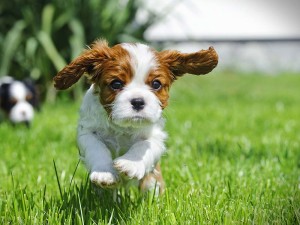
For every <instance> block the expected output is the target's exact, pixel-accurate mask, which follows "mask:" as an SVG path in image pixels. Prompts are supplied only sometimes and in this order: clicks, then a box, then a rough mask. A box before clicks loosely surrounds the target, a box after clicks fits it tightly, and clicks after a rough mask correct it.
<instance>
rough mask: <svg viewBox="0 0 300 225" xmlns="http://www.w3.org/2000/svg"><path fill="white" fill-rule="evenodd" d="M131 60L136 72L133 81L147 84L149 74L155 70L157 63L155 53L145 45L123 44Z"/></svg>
mask: <svg viewBox="0 0 300 225" xmlns="http://www.w3.org/2000/svg"><path fill="white" fill-rule="evenodd" d="M122 47H123V48H124V49H126V50H127V51H128V53H129V55H130V58H131V64H132V68H133V71H134V74H133V79H134V80H135V81H136V82H138V83H143V84H144V83H145V80H146V78H147V76H148V75H149V72H150V71H151V70H152V69H155V67H156V66H157V62H156V59H155V55H154V53H153V52H152V51H151V49H150V48H149V47H148V46H147V45H144V44H139V43H138V44H127V43H125V44H122Z"/></svg>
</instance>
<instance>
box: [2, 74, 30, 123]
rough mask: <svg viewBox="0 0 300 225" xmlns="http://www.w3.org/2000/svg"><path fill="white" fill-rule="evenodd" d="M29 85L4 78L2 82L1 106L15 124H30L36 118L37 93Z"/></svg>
mask: <svg viewBox="0 0 300 225" xmlns="http://www.w3.org/2000/svg"><path fill="white" fill-rule="evenodd" d="M29 85H30V84H29V83H26V82H22V81H17V80H14V79H13V78H11V77H4V78H3V79H1V82H0V106H1V109H2V110H3V111H4V112H6V114H7V115H8V118H9V119H10V121H11V122H13V123H22V122H24V123H26V124H28V125H29V124H30V122H31V120H32V119H33V117H34V99H35V92H34V91H33V87H31V86H29Z"/></svg>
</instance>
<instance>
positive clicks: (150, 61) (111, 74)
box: [54, 41, 218, 127]
mask: <svg viewBox="0 0 300 225" xmlns="http://www.w3.org/2000/svg"><path fill="white" fill-rule="evenodd" d="M217 62H218V56H217V54H216V52H215V51H214V49H213V48H210V49H209V50H205V51H204V50H202V51H199V52H196V53H191V54H183V53H180V52H178V51H162V52H157V51H155V50H153V49H151V48H149V47H148V46H146V45H143V44H119V45H116V46H114V47H112V48H110V47H108V45H107V43H106V42H104V41H99V42H95V43H94V44H93V45H92V46H91V48H90V49H89V50H86V51H85V52H84V53H83V54H82V55H81V56H79V57H78V58H77V59H75V60H74V61H73V62H71V63H70V64H69V65H67V66H66V67H65V68H64V69H63V70H62V71H60V72H59V73H58V74H57V75H56V76H55V77H54V82H55V87H56V88H57V89H60V90H61V89H66V88H68V87H70V86H71V85H72V84H74V83H75V82H77V81H78V80H79V78H80V77H81V76H82V74H83V73H87V75H88V77H89V78H90V80H91V82H92V83H93V84H94V87H95V90H96V92H97V94H99V101H100V103H101V104H102V105H103V107H104V108H105V109H106V111H107V113H108V117H109V118H111V121H112V122H113V123H115V124H118V125H119V126H123V127H128V126H143V125H145V124H149V123H155V122H157V121H158V120H159V118H160V117H161V113H162V110H163V109H164V108H165V107H166V106H167V104H168V98H169V94H168V93H169V89H170V86H171V84H172V83H173V81H174V80H176V78H177V77H179V76H182V75H183V74H184V73H192V74H206V73H208V72H210V71H211V70H212V69H213V68H214V67H215V66H216V65H217Z"/></svg>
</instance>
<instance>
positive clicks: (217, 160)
mask: <svg viewBox="0 0 300 225" xmlns="http://www.w3.org/2000/svg"><path fill="white" fill-rule="evenodd" d="M299 86H300V77H299V75H288V74H284V75H280V76H276V77H271V76H262V75H255V74H253V75H230V74H217V75H210V76H204V77H194V76H186V77H184V78H181V79H179V80H178V81H176V83H175V84H174V87H173V89H172V93H171V96H172V97H171V99H170V104H169V107H168V108H167V110H166V112H165V117H166V119H167V121H166V130H167V131H168V133H169V138H168V141H167V146H168V152H167V154H165V155H164V156H163V157H162V169H163V174H164V178H165V181H166V183H167V190H166V192H165V194H164V195H163V196H162V197H160V198H157V199H156V198H152V196H151V195H149V196H146V197H145V196H141V195H140V194H139V193H138V191H137V190H136V189H132V190H131V192H130V193H129V194H126V193H125V192H124V191H121V193H119V195H118V199H119V200H118V201H115V202H114V201H113V200H112V199H113V196H112V194H111V193H109V192H105V193H102V194H100V193H99V192H98V191H97V190H95V189H94V188H93V187H91V186H90V184H89V182H88V180H87V174H86V171H85V169H84V166H83V165H82V164H81V163H80V164H79V165H78V168H77V167H76V166H77V163H78V153H77V147H76V141H75V135H76V121H77V118H78V113H77V112H78V108H79V104H80V103H78V102H75V103H74V102H60V103H57V104H56V105H45V106H44V107H43V109H42V111H41V112H40V113H38V114H37V116H36V118H35V121H34V124H33V126H32V128H31V129H29V130H28V129H26V128H25V127H16V128H14V127H12V126H11V125H10V124H8V123H2V124H0V139H1V141H0V151H1V157H0V177H1V180H0V184H1V186H0V222H1V224H59V223H61V224H109V223H110V224H176V223H177V224H268V223H269V224H299V223H300V193H299V191H300V132H299V131H300V120H299V118H300V117H299V115H300V104H299V103H300V94H299ZM54 163H55V166H54ZM76 168H77V169H76ZM74 173H75V175H74Z"/></svg>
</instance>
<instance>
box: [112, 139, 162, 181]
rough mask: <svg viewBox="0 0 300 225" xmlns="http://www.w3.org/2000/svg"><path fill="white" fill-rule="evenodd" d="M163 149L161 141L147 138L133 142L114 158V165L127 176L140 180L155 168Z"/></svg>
mask: <svg viewBox="0 0 300 225" xmlns="http://www.w3.org/2000/svg"><path fill="white" fill-rule="evenodd" d="M164 151H165V146H164V144H163V141H158V140H155V139H149V140H144V141H139V142H137V143H135V144H134V145H133V146H132V147H131V148H130V149H129V151H128V152H127V153H126V154H125V155H123V156H121V157H119V158H117V159H115V160H114V162H113V165H114V167H115V168H116V169H117V170H118V171H119V172H120V173H121V174H124V175H125V176H127V177H128V178H136V179H138V180H141V179H142V178H143V177H144V176H145V175H146V174H148V173H149V172H151V171H153V170H154V169H155V166H156V163H157V162H158V160H159V159H160V157H161V155H162V154H163V152H164Z"/></svg>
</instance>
